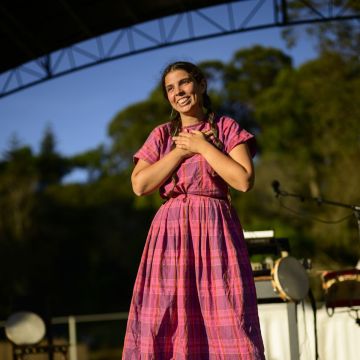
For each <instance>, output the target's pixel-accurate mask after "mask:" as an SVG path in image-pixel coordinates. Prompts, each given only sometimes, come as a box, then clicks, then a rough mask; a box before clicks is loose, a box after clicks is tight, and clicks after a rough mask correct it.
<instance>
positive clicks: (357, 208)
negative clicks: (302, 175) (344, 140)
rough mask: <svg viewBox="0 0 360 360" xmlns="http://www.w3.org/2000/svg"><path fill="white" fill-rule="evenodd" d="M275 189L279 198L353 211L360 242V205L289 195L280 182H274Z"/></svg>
mask: <svg viewBox="0 0 360 360" xmlns="http://www.w3.org/2000/svg"><path fill="white" fill-rule="evenodd" d="M272 186H273V189H274V191H275V196H276V197H279V196H290V197H295V198H298V199H300V200H301V201H302V202H304V201H305V200H310V201H314V202H316V203H317V204H318V205H323V204H325V205H332V206H337V207H343V208H347V209H351V210H352V211H353V214H354V216H355V219H356V222H357V226H358V235H359V242H360V205H350V204H344V203H341V202H338V201H332V200H325V199H323V198H321V197H311V196H303V195H299V194H294V193H289V192H287V191H283V190H281V189H280V184H279V182H278V181H276V180H275V181H274V182H273V184H272Z"/></svg>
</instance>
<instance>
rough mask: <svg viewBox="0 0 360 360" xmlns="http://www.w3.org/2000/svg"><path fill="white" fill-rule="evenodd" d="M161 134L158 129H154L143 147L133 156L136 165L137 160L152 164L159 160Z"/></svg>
mask: <svg viewBox="0 0 360 360" xmlns="http://www.w3.org/2000/svg"><path fill="white" fill-rule="evenodd" d="M161 140H162V134H161V130H160V128H159V127H156V128H155V129H154V130H153V131H152V132H151V133H150V135H149V136H148V138H147V139H146V141H145V142H144V144H143V146H142V147H141V148H140V149H139V150H138V151H137V152H136V153H135V154H134V156H133V160H134V163H135V164H136V163H137V162H138V161H139V159H141V160H145V161H146V162H148V163H149V164H153V163H155V162H156V161H158V160H159V159H160V153H161V144H162V141H161Z"/></svg>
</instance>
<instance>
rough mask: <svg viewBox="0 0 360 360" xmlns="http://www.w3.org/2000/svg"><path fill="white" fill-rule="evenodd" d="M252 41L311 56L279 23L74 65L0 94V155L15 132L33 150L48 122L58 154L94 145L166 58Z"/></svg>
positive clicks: (303, 39)
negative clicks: (69, 70)
mask: <svg viewBox="0 0 360 360" xmlns="http://www.w3.org/2000/svg"><path fill="white" fill-rule="evenodd" d="M297 31H298V32H300V33H301V32H304V31H303V30H302V29H301V28H297ZM256 44H259V45H263V46H266V47H270V46H271V47H275V48H279V49H282V50H283V51H284V52H285V53H287V54H288V55H290V56H291V57H292V58H293V62H294V66H299V65H301V64H302V63H304V62H306V61H308V60H311V59H313V58H315V57H316V52H315V49H314V46H313V44H312V43H311V39H309V37H307V36H306V35H305V34H304V35H302V36H300V38H299V41H298V43H297V45H296V47H294V48H292V49H288V48H286V44H285V41H284V40H283V39H282V37H281V29H280V28H273V29H267V30H257V31H252V32H245V33H238V34H233V35H226V36H222V37H217V38H213V39H210V40H202V41H195V42H191V43H187V44H183V45H177V46H171V47H167V48H162V49H159V50H154V51H150V52H146V53H142V54H139V55H134V56H130V57H127V58H122V59H119V60H115V61H112V62H108V63H105V64H101V65H96V66H93V67H91V68H88V69H85V70H81V71H77V72H74V73H72V74H69V75H65V76H62V77H59V78H56V79H53V80H50V81H47V82H44V83H42V84H39V85H35V86H34V87H31V88H28V89H26V90H22V91H20V92H17V93H14V94H12V95H9V96H6V97H4V98H0V158H1V157H2V156H3V154H4V152H5V151H6V149H7V148H8V147H9V143H10V139H11V137H13V136H14V134H16V136H17V138H18V139H19V140H20V142H21V144H23V145H29V146H31V148H32V149H33V151H34V152H35V153H37V152H38V151H39V145H40V141H41V139H42V137H43V135H44V131H45V129H46V127H47V126H51V128H52V130H53V132H54V133H55V136H56V139H57V150H58V152H60V153H61V154H62V155H65V156H69V155H74V154H78V153H81V152H84V151H86V150H90V149H93V148H95V147H97V146H98V145H100V144H104V143H106V142H107V141H108V137H107V127H108V124H109V123H110V122H111V120H112V119H113V118H114V116H115V115H116V114H117V113H118V112H119V111H121V110H122V109H124V108H126V107H127V106H128V105H130V104H133V103H136V102H139V101H142V100H145V99H146V98H147V96H148V95H149V93H150V92H151V90H152V89H153V88H154V87H155V86H156V84H157V83H158V81H159V80H160V78H161V71H162V69H164V67H165V66H166V65H167V64H168V63H170V62H172V61H176V60H187V61H191V62H195V63H197V62H201V61H204V60H221V61H223V62H228V61H229V60H230V59H231V58H232V56H233V54H234V52H236V51H237V50H239V49H244V48H249V47H252V46H254V45H256ZM164 121H167V119H164Z"/></svg>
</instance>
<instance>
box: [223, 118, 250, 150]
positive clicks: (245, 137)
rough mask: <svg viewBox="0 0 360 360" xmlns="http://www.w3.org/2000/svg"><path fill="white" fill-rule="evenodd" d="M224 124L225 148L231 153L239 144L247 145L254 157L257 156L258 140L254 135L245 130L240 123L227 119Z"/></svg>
mask: <svg viewBox="0 0 360 360" xmlns="http://www.w3.org/2000/svg"><path fill="white" fill-rule="evenodd" d="M226 120H227V121H225V122H224V124H223V126H224V128H223V132H224V148H225V151H226V152H227V153H229V152H230V151H231V150H232V149H233V148H234V147H235V146H237V145H239V144H244V143H245V144H247V145H248V147H249V151H250V154H251V156H252V157H254V156H255V154H256V139H255V137H254V135H253V134H251V133H249V132H248V131H246V130H245V129H243V128H242V127H241V126H240V124H239V123H238V122H236V121H235V120H233V119H231V118H227V119H226Z"/></svg>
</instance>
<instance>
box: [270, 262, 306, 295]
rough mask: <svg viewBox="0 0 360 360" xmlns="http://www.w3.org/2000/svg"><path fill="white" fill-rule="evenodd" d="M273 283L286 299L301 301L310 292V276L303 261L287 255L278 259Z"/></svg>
mask: <svg viewBox="0 0 360 360" xmlns="http://www.w3.org/2000/svg"><path fill="white" fill-rule="evenodd" d="M273 285H274V287H275V289H276V290H277V291H278V292H279V294H280V297H282V298H283V299H284V300H292V301H300V300H303V299H304V298H305V297H306V295H307V293H308V292H309V278H308V275H307V273H306V271H305V269H304V267H303V266H302V265H301V263H300V262H299V261H298V260H297V259H295V258H293V257H291V256H287V257H284V258H281V259H278V260H277V261H276V264H275V266H274V269H273Z"/></svg>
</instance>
